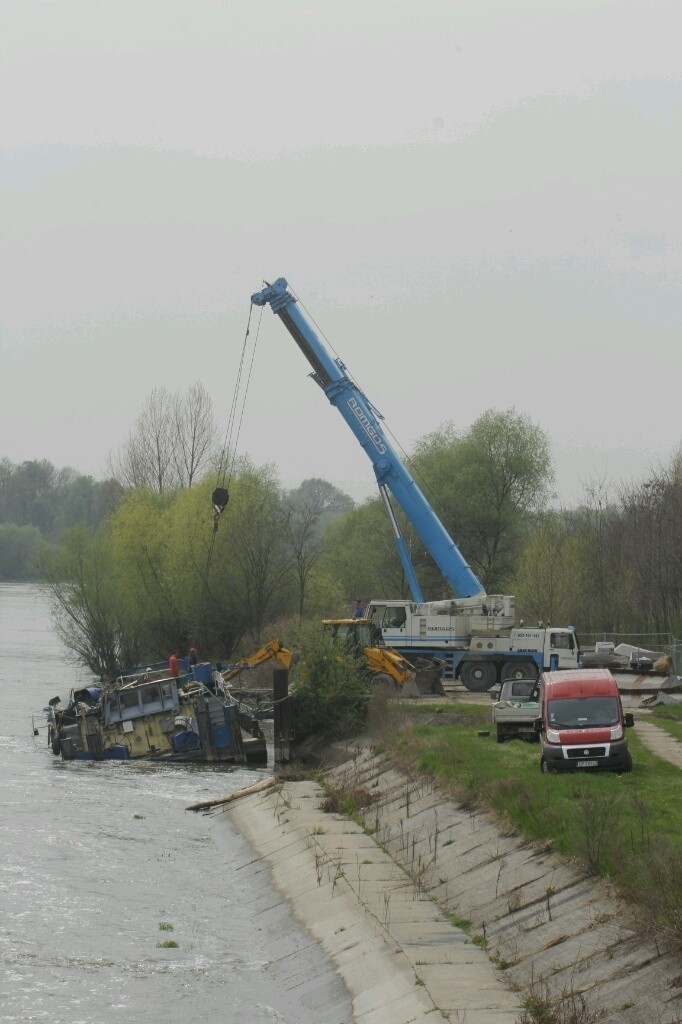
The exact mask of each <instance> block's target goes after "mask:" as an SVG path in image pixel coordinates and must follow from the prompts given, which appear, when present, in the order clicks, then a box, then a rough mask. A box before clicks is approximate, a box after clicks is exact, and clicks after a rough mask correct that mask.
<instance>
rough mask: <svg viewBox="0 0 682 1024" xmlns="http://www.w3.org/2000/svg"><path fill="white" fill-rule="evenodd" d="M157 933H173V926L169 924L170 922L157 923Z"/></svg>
mask: <svg viewBox="0 0 682 1024" xmlns="http://www.w3.org/2000/svg"><path fill="white" fill-rule="evenodd" d="M159 931H160V932H172V931H173V925H172V924H171V923H170V921H159Z"/></svg>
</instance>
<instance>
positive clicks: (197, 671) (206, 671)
mask: <svg viewBox="0 0 682 1024" xmlns="http://www.w3.org/2000/svg"><path fill="white" fill-rule="evenodd" d="M192 675H193V676H194V678H195V679H196V681H197V682H198V683H203V684H204V685H205V686H208V685H209V684H210V682H211V680H212V679H213V668H212V666H211V662H210V661H200V662H199V664H198V665H193V666H192Z"/></svg>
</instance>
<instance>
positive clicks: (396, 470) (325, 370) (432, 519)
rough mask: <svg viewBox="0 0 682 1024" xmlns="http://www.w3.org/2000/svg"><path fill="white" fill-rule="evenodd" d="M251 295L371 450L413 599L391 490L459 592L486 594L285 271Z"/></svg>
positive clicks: (416, 594) (416, 591) (416, 593)
mask: <svg viewBox="0 0 682 1024" xmlns="http://www.w3.org/2000/svg"><path fill="white" fill-rule="evenodd" d="M251 301H252V302H253V303H254V305H256V306H265V305H266V304H269V305H270V307H271V308H272V311H273V313H276V314H277V316H279V318H280V320H281V321H282V322H283V324H284V326H285V327H286V328H287V330H288V331H289V333H290V334H291V336H292V337H293V339H294V341H295V342H296V344H297V345H298V347H299V348H300V349H301V351H302V352H303V355H304V356H305V357H306V359H307V360H308V362H309V363H310V365H311V366H312V368H313V373H312V377H313V380H315V381H316V383H317V384H319V386H320V387H321V388H322V390H323V391H324V393H325V395H326V396H327V398H328V399H329V401H330V402H331V404H332V405H334V406H336V408H337V409H338V410H339V412H340V413H341V415H342V416H343V418H344V420H345V421H346V423H347V424H348V426H349V427H350V429H351V430H352V431H353V434H354V435H355V437H356V438H357V440H358V442H359V444H360V445H361V447H362V448H363V449H364V450H365V452H366V453H367V456H368V458H369V460H370V462H371V463H372V467H373V469H374V474H375V476H376V479H377V483H378V485H379V490H380V492H381V496H382V498H383V500H384V504H385V505H386V508H387V511H388V513H389V518H390V521H391V527H392V529H393V533H394V537H395V541H396V546H397V549H398V554H399V556H400V560H401V563H402V565H403V568H404V570H405V574H406V577H407V580H408V584H409V587H410V591H411V593H412V597H413V600H414V601H416V602H417V603H421V602H422V601H423V597H422V594H421V589H420V587H419V582H418V580H417V578H416V575H415V572H414V567H413V566H412V562H411V559H410V556H409V552H408V550H407V545H406V544H405V541H404V539H403V538H402V536H401V535H400V531H399V529H398V525H397V522H396V519H395V515H394V514H393V511H392V508H391V504H390V499H389V495H388V491H390V492H391V494H392V495H393V497H394V498H395V500H396V501H397V502H398V504H399V505H400V507H401V508H402V510H403V512H404V513H405V515H406V516H407V518H408V520H409V522H410V523H411V524H412V526H413V527H414V529H415V530H416V532H417V533H418V535H419V536H420V538H421V540H422V541H423V543H424V545H425V547H426V549H427V551H428V552H429V554H430V555H431V557H432V558H433V560H434V562H435V563H436V565H437V566H438V568H439V569H440V571H441V573H442V574H443V577H444V578H445V579H446V580H447V582H448V583H449V585H450V586H451V587H452V589H453V590H454V592H455V594H456V595H457V596H458V597H479V596H485V591H484V588H483V586H482V584H481V582H480V580H479V579H478V578H477V576H476V575H475V573H474V572H473V571H472V570H471V568H470V567H469V565H468V564H467V563H466V561H465V560H464V558H463V557H462V554H461V552H460V550H459V548H458V547H457V545H456V544H455V542H454V541H453V540H452V538H451V537H450V536H449V534H448V532H447V530H446V529H445V527H444V526H443V524H442V523H441V521H440V519H439V518H438V516H437V515H436V513H435V512H434V511H433V509H432V508H431V506H430V505H429V503H428V502H427V500H426V498H425V497H424V495H423V494H422V492H421V491H420V489H419V487H418V486H417V483H416V481H415V480H414V479H413V478H412V476H411V475H410V473H409V472H408V470H407V469H406V467H405V466H404V464H403V462H402V461H401V459H400V457H399V456H398V454H397V452H396V451H395V450H394V448H393V446H392V445H391V443H390V441H389V440H388V438H387V436H386V433H385V432H384V429H383V427H382V426H381V422H380V421H381V415H380V414H379V413H378V412H377V410H376V409H375V408H374V406H373V405H372V403H371V402H370V401H369V399H368V398H367V396H366V395H365V394H364V393H363V392H362V391H361V390H360V388H359V387H358V386H357V384H356V383H355V382H354V381H353V380H352V378H351V377H350V375H349V374H348V372H347V370H346V367H345V366H344V364H343V363H342V362H341V360H340V359H335V358H334V357H333V356H332V355H331V354H330V352H329V351H328V350H327V348H326V346H325V345H324V343H323V342H322V340H321V339H320V338H319V336H318V335H317V333H316V332H315V330H314V329H313V327H312V326H311V325H310V324H309V323H308V320H307V319H306V317H305V316H304V315H303V313H302V312H301V310H300V309H299V307H298V304H297V302H296V299H295V298H294V296H293V295H292V294H291V293H290V292H289V291H288V290H287V282H286V281H285V280H284V278H282V277H280V278H279V279H278V280H277V281H275V282H274V283H273V284H268V285H267V286H266V287H265V288H264V289H263V290H262V291H260V292H256V293H255V294H254V295H252V296H251Z"/></svg>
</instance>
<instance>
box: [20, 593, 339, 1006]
mask: <svg viewBox="0 0 682 1024" xmlns="http://www.w3.org/2000/svg"><path fill="white" fill-rule="evenodd" d="M87 679H88V675H87V674H86V673H85V672H84V670H79V669H77V668H75V667H74V665H73V663H70V662H69V661H68V660H67V657H66V653H65V651H64V650H63V648H62V647H61V645H60V642H59V640H58V639H57V637H56V636H55V634H54V633H53V632H52V629H51V624H50V618H49V611H48V606H47V601H46V597H45V594H44V592H43V591H42V590H41V588H40V587H37V586H29V585H26V586H24V585H12V584H0V707H1V709H2V713H1V714H0V812H1V814H2V820H1V830H0V964H1V965H2V977H1V978H0V1022H2V1024H9V1022H11V1024H24V1022H29V1021H30V1022H43V1021H45V1022H50V1024H110V1022H114V1021H116V1022H121V1021H126V1022H137V1021H140V1022H142V1021H143V1022H145V1024H157V1022H158V1024H162V1022H163V1024H175V1022H182V1024H195V1022H196V1024H199V1022H201V1024H213V1022H221V1024H222V1022H225V1024H266V1022H267V1024H272V1022H278V1024H289V1022H292V1024H293V1022H294V1021H295V1022H296V1024H322V1022H326V1021H330V1022H331V1021H332V1020H333V1021H343V1020H348V1021H350V1020H351V1011H350V1003H349V1001H347V997H346V995H345V990H343V989H342V986H341V982H340V981H339V979H338V977H337V976H336V975H335V974H334V971H333V969H332V967H331V966H330V965H329V964H328V963H327V962H326V961H325V959H324V957H323V954H322V952H321V951H320V950H319V949H318V948H317V947H316V946H311V945H310V944H309V940H307V939H306V937H305V936H304V935H303V933H302V932H301V930H300V928H299V927H298V925H297V924H296V923H295V922H294V921H293V920H292V919H291V917H290V915H288V913H285V914H284V915H283V916H282V915H280V918H279V919H278V925H277V928H276V929H272V928H268V927H263V928H261V927H260V925H259V921H258V918H257V917H254V915H253V913H252V909H251V906H252V904H253V901H254V898H255V893H254V891H252V890H253V887H254V886H255V884H256V883H255V881H254V879H253V875H251V876H249V873H248V872H245V871H241V872H240V871H236V869H237V868H238V867H239V866H241V865H243V864H244V863H245V862H246V861H248V860H249V859H250V858H251V857H252V854H251V853H250V851H249V849H248V847H247V846H246V843H245V841H244V840H243V839H242V838H241V836H240V835H238V834H237V833H236V832H235V830H234V828H233V827H232V825H231V823H230V821H229V820H228V818H227V815H225V814H214V815H200V814H193V813H191V812H187V811H185V807H186V806H187V805H188V804H190V803H192V802H194V801H196V800H199V799H204V798H207V797H212V796H217V795H221V794H223V793H226V792H230V791H232V790H235V789H239V788H241V787H243V786H246V785H251V784H252V783H254V782H256V781H258V779H259V778H260V777H262V776H264V775H268V774H270V771H269V769H263V768H261V769H245V768H236V769H232V770H225V769H222V770H212V769H211V768H209V767H206V766H203V767H200V766H181V765H153V764H149V763H143V762H138V763H135V764H134V763H130V762H127V763H126V762H118V763H117V762H115V761H106V762H97V763H95V762H90V763H88V762H83V761H81V762H63V761H61V759H57V758H54V757H53V755H52V753H51V752H50V751H49V750H48V747H47V740H46V733H45V730H44V729H43V728H41V731H40V735H39V737H34V736H33V730H32V727H31V716H32V714H34V715H35V718H36V725H40V726H42V725H43V723H44V717H43V715H42V709H43V707H44V706H45V705H46V704H47V702H48V700H49V699H50V698H51V697H53V696H55V695H57V694H59V695H60V696H61V697H62V698H63V699H65V698H67V697H68V692H69V690H70V689H71V688H72V687H73V686H76V685H79V684H83V683H84V682H86V681H87ZM274 901H275V897H274V893H273V902H274ZM161 923H164V924H167V925H170V926H172V930H170V929H166V930H161V929H160V928H159V925H160V924H161ZM168 939H170V940H172V941H175V942H177V943H178V946H177V948H162V947H160V946H159V945H158V944H159V943H160V942H163V941H165V940H168ZM289 945H290V947H291V950H292V952H293V951H294V950H299V949H301V948H305V949H306V953H305V955H306V957H309V960H310V962H309V965H308V966H309V971H310V974H309V976H310V977H312V976H315V977H316V979H317V981H318V982H320V981H321V982H322V984H321V986H320V985H318V987H317V989H316V991H317V993H318V994H317V995H316V997H315V998H316V1000H317V999H318V998H320V997H319V992H320V991H322V993H323V996H322V1001H323V1003H324V1002H325V998H324V997H325V996H326V997H327V998H326V1005H310V1003H311V994H310V992H309V991H306V988H305V986H299V988H302V991H298V990H297V986H294V985H290V984H288V981H287V969H286V952H287V949H288V946H289ZM283 947H284V954H285V956H284V959H283V958H282V957H283Z"/></svg>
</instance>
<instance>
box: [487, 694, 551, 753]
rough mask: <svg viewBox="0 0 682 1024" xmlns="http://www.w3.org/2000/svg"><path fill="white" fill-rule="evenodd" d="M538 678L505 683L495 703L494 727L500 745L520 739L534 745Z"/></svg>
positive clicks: (537, 713)
mask: <svg viewBox="0 0 682 1024" xmlns="http://www.w3.org/2000/svg"><path fill="white" fill-rule="evenodd" d="M538 691H539V683H538V680H537V679H508V680H507V681H506V682H505V683H502V688H501V690H500V694H499V697H498V699H497V700H496V701H495V703H494V704H493V724H494V725H495V728H496V732H497V742H498V743H504V742H505V740H511V739H514V737H515V736H518V737H519V738H520V739H523V740H529V741H530V742H535V741H536V740H537V739H538V734H537V732H536V731H535V719H536V718H537V717H538V715H539V714H540V704H539V701H538Z"/></svg>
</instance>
